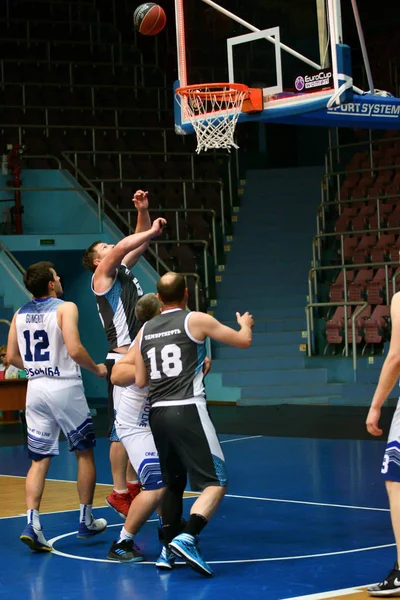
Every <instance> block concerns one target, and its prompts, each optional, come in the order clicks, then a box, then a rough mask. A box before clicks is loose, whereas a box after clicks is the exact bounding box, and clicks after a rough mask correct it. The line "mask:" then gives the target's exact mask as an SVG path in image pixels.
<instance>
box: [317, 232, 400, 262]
mask: <svg viewBox="0 0 400 600" xmlns="http://www.w3.org/2000/svg"><path fill="white" fill-rule="evenodd" d="M399 230H400V226H399V227H380V228H379V229H354V230H351V231H331V232H329V233H318V234H317V235H315V236H314V237H313V242H312V243H313V266H314V267H315V266H316V262H317V260H316V256H315V245H317V246H318V260H321V244H320V240H321V239H322V238H325V237H336V238H338V237H340V253H341V259H342V262H341V264H342V265H344V239H343V238H344V237H345V236H346V237H347V236H350V235H362V234H371V233H377V234H381V233H390V232H391V231H399ZM366 264H370V263H366Z"/></svg>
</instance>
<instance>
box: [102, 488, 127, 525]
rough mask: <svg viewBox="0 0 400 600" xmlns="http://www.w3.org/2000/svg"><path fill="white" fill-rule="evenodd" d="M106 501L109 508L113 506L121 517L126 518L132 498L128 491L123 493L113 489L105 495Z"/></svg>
mask: <svg viewBox="0 0 400 600" xmlns="http://www.w3.org/2000/svg"><path fill="white" fill-rule="evenodd" d="M106 502H107V504H108V506H109V507H110V508H113V509H114V510H115V512H117V513H118V514H119V516H120V517H122V519H126V517H127V515H128V512H129V507H130V505H131V502H132V498H131V495H130V493H129V491H128V492H125V493H124V494H118V493H117V492H116V491H115V490H113V491H112V492H111V494H110V495H109V496H107V498H106Z"/></svg>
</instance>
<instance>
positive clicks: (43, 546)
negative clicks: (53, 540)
mask: <svg viewBox="0 0 400 600" xmlns="http://www.w3.org/2000/svg"><path fill="white" fill-rule="evenodd" d="M19 539H20V540H21V542H23V543H24V544H26V545H27V546H29V548H30V549H31V550H34V551H35V552H51V551H52V549H53V548H52V547H51V546H50V544H48V543H47V542H46V540H45V538H44V535H43V531H42V530H41V529H33V525H32V523H28V524H27V525H26V527H25V529H24V531H23V532H22V533H21V535H20V536H19Z"/></svg>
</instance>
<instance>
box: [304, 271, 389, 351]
mask: <svg viewBox="0 0 400 600" xmlns="http://www.w3.org/2000/svg"><path fill="white" fill-rule="evenodd" d="M392 265H397V266H399V265H400V261H393V262H391V263H387V262H386V263H385V262H377V263H368V264H365V263H362V264H355V265H352V264H348V265H341V266H339V267H338V266H337V265H329V266H326V267H312V268H311V269H310V270H309V272H308V294H309V296H308V297H309V299H310V300H311V299H312V298H313V290H312V281H313V279H314V280H315V277H316V274H317V271H333V270H341V271H343V274H344V277H343V295H344V297H345V298H346V297H347V279H346V276H345V275H346V271H347V270H352V269H357V268H360V267H366V266H369V267H385V292H386V298H387V299H388V298H389V273H388V271H389V267H391V266H392ZM399 275H400V269H399V270H398V271H397V272H396V273H394V274H393V275H392V279H391V281H392V289H393V293H395V291H396V280H397V278H398V277H399ZM313 304H318V303H313ZM319 304H320V306H322V305H326V303H322V304H321V303H319ZM328 304H330V303H328ZM334 304H337V303H334ZM358 304H359V302H358ZM337 305H340V306H342V305H343V303H339V304H337ZM309 325H310V327H309ZM310 328H311V329H310ZM311 331H314V315H313V313H312V312H310V317H309V322H308V321H307V337H308V339H311V337H310V336H311ZM309 349H310V350H309V351H310V352H311V346H310V345H309ZM309 356H311V354H310V355H309ZM346 356H347V354H346Z"/></svg>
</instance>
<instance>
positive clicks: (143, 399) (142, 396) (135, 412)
mask: <svg viewBox="0 0 400 600" xmlns="http://www.w3.org/2000/svg"><path fill="white" fill-rule="evenodd" d="M134 343H135V342H133V343H132V344H131V345H130V348H132V346H133V345H134ZM121 390H122V391H121V394H120V397H119V403H118V408H117V415H116V419H115V420H116V423H117V424H119V425H129V426H131V427H139V428H140V429H146V428H147V429H150V425H149V414H150V402H149V398H148V396H149V389H148V388H147V387H145V388H139V387H138V386H137V385H135V384H132V385H130V386H128V387H126V388H121Z"/></svg>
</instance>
